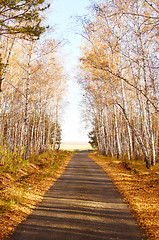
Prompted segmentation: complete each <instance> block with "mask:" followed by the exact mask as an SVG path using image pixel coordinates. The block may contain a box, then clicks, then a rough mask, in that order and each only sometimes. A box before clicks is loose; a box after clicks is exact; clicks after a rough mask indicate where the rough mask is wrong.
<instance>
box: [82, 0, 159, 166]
mask: <svg viewBox="0 0 159 240" xmlns="http://www.w3.org/2000/svg"><path fill="white" fill-rule="evenodd" d="M89 10H90V16H89V17H86V16H85V17H79V19H78V20H79V21H80V23H81V24H82V28H83V32H82V37H83V39H84V40H83V45H82V47H81V51H82V55H81V58H80V64H79V74H78V82H79V83H80V85H81V87H82V89H83V91H84V98H83V103H84V106H85V107H84V111H85V118H86V119H87V121H89V122H90V123H91V124H92V127H93V130H92V132H91V133H90V134H89V136H90V139H91V143H92V144H94V145H97V147H98V150H99V152H100V153H102V154H105V155H110V156H115V155H116V156H117V157H123V156H126V157H127V158H128V159H129V160H131V159H133V158H136V157H141V156H144V160H145V162H146V166H147V167H148V168H149V167H150V166H151V165H155V163H156V160H157V155H158V153H159V81H158V67H159V65H158V64H159V55H158V50H159V42H158V40H159V38H158V37H159V36H158V34H159V28H158V26H159V9H158V1H157V0H152V1H148V0H130V1H121V0H102V1H101V2H100V3H94V4H93V3H92V5H91V6H90V9H89Z"/></svg>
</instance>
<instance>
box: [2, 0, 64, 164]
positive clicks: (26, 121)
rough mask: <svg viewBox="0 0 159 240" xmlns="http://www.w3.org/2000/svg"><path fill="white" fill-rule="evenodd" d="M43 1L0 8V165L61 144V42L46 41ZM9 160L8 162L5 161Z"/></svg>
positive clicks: (16, 0)
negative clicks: (10, 158) (10, 156)
mask: <svg viewBox="0 0 159 240" xmlns="http://www.w3.org/2000/svg"><path fill="white" fill-rule="evenodd" d="M49 6H50V4H48V3H46V2H45V1H44V0H36V1H31V0H30V1H28V0H27V1H26V0H21V1H19V0H14V1H10V0H7V1H1V3H0V45H1V52H0V91H1V92H0V161H1V164H4V161H5V159H7V158H8V156H9V155H10V154H17V155H18V154H19V155H23V156H24V159H27V157H28V155H32V154H33V153H34V152H35V153H39V152H41V151H45V150H49V149H53V150H55V147H56V146H57V145H58V148H59V146H60V143H61V127H60V124H59V116H60V114H61V110H62V105H63V98H64V92H65V87H66V76H65V74H64V68H63V65H62V63H61V59H60V56H59V52H60V50H61V47H62V46H61V45H62V43H61V42H60V41H58V40H55V39H53V38H49V37H47V34H45V32H46V33H47V29H48V27H47V26H45V23H44V20H45V12H46V10H47V9H48V8H49ZM6 161H7V160H6Z"/></svg>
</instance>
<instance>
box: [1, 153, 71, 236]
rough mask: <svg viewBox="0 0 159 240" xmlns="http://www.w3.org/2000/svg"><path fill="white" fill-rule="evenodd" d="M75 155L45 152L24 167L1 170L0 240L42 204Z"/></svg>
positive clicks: (27, 162) (25, 163) (3, 167)
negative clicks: (48, 191) (44, 197)
mask: <svg viewBox="0 0 159 240" xmlns="http://www.w3.org/2000/svg"><path fill="white" fill-rule="evenodd" d="M72 156H73V153H70V152H68V151H59V153H54V152H44V153H41V154H39V155H37V156H33V157H32V158H31V159H28V160H27V161H25V162H24V163H23V164H22V165H21V166H17V167H16V166H15V167H14V168H12V170H11V169H10V168H8V169H7V168H6V166H0V239H1V240H2V239H3V240H4V239H7V238H8V236H9V235H10V234H11V233H12V232H13V231H14V230H15V227H16V226H17V225H18V224H19V223H20V222H21V221H22V220H24V218H26V217H27V216H28V215H29V214H30V213H31V212H32V210H33V209H34V208H35V206H36V205H37V203H38V202H40V201H41V200H42V198H43V196H44V194H45V193H46V191H47V190H48V189H49V188H50V187H51V186H52V185H53V183H54V182H55V181H56V180H57V179H58V178H59V176H60V175H61V173H62V172H63V171H64V169H65V167H66V166H67V164H68V162H69V160H70V159H71V157H72Z"/></svg>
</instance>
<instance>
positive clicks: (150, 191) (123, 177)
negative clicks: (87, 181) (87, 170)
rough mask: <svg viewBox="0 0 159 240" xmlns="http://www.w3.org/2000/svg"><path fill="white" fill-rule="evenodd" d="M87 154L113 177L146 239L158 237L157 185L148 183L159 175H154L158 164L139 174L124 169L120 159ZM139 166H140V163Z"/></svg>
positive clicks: (158, 197)
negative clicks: (154, 167)
mask: <svg viewBox="0 0 159 240" xmlns="http://www.w3.org/2000/svg"><path fill="white" fill-rule="evenodd" d="M89 156H90V157H91V158H92V159H93V160H94V161H95V162H96V163H97V164H99V165H100V166H101V167H102V168H103V170H104V171H105V172H107V174H108V175H109V176H110V178H111V179H113V181H114V183H115V185H116V186H117V188H118V189H119V191H120V192H121V193H122V194H123V195H124V198H125V200H126V201H127V202H128V204H129V207H130V209H131V210H132V211H133V213H134V215H135V217H136V218H137V221H138V223H139V224H140V226H141V227H142V228H143V229H144V230H145V231H146V234H147V237H148V239H153V240H157V239H159V195H158V192H159V186H158V185H153V186H151V187H150V185H149V183H150V182H151V181H152V180H151V179H153V178H155V179H156V177H159V176H158V175H157V176H156V173H157V172H158V170H159V169H158V168H159V165H158V167H157V166H156V169H153V170H149V172H148V170H147V169H146V170H144V169H142V174H140V175H139V174H137V173H133V172H132V171H129V170H127V169H125V168H124V167H123V165H122V164H121V162H120V161H115V160H114V159H112V158H108V157H102V158H101V156H95V155H93V154H89ZM134 164H135V163H134ZM142 164H143V163H142ZM140 167H141V168H142V165H141V164H140ZM150 180H151V181H150Z"/></svg>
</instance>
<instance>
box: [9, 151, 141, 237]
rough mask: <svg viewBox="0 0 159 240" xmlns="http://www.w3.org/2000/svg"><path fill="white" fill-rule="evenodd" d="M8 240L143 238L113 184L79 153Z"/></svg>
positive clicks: (95, 165)
mask: <svg viewBox="0 0 159 240" xmlns="http://www.w3.org/2000/svg"><path fill="white" fill-rule="evenodd" d="M11 239H12V240H13V239H14V240H35V239H36V240H45V239H47V240H103V239H107V240H111V239H113V240H115V239H122V240H124V239H125V240H131V239H132V240H141V239H144V238H143V237H142V235H141V232H140V230H139V228H138V227H137V225H136V222H135V220H134V219H133V217H132V214H131V212H130V211H129V209H128V207H127V205H126V204H125V202H124V200H123V198H122V196H121V195H120V193H119V192H118V191H117V189H116V187H115V186H114V184H113V183H112V181H111V180H110V179H109V178H108V176H107V175H106V174H105V172H104V171H103V170H102V169H101V168H100V167H99V166H98V165H97V164H95V163H94V162H93V161H92V160H90V159H89V158H88V156H87V153H78V154H76V155H75V156H74V157H73V158H72V159H71V161H70V163H69V164H68V166H67V168H66V170H65V171H64V173H63V174H62V176H61V177H60V178H59V179H58V181H57V182H56V183H55V184H54V185H53V186H52V187H51V188H50V190H49V191H48V192H47V194H46V195H45V197H44V199H43V201H42V202H41V203H40V204H39V205H38V206H37V208H36V209H35V210H34V211H33V213H32V214H31V215H29V216H28V218H27V219H26V220H25V221H23V222H22V224H20V225H19V226H18V227H17V229H16V231H15V233H14V234H13V235H12V237H11Z"/></svg>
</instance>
